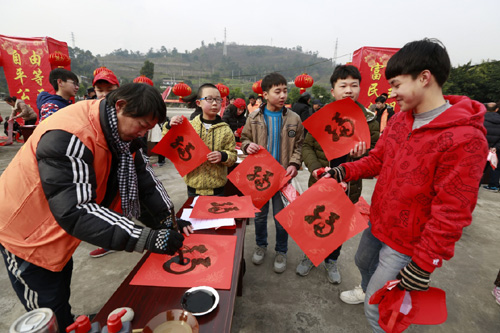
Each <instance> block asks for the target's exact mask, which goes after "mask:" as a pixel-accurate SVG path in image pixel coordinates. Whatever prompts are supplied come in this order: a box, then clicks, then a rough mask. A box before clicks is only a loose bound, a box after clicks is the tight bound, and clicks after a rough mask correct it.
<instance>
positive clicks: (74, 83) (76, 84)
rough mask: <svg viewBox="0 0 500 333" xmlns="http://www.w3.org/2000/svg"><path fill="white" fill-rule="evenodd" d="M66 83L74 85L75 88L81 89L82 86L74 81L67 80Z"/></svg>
mask: <svg viewBox="0 0 500 333" xmlns="http://www.w3.org/2000/svg"><path fill="white" fill-rule="evenodd" d="M66 82H69V83H72V84H73V85H74V86H75V87H79V86H80V85H79V84H78V82H75V81H72V80H66Z"/></svg>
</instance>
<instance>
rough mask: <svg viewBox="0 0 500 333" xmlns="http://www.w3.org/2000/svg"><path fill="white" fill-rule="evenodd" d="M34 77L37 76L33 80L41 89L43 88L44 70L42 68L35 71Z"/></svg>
mask: <svg viewBox="0 0 500 333" xmlns="http://www.w3.org/2000/svg"><path fill="white" fill-rule="evenodd" d="M33 75H34V76H35V77H34V78H32V79H31V80H33V81H35V82H36V83H38V85H39V86H40V87H41V86H42V80H43V78H44V76H42V70H41V69H40V68H37V69H35V70H34V71H33Z"/></svg>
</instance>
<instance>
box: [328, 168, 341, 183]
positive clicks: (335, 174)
mask: <svg viewBox="0 0 500 333" xmlns="http://www.w3.org/2000/svg"><path fill="white" fill-rule="evenodd" d="M328 173H329V174H330V175H331V176H332V178H333V179H335V180H336V181H337V182H339V183H340V182H342V181H343V180H344V178H345V169H344V167H343V166H342V165H339V166H336V167H334V168H331V169H330V170H328Z"/></svg>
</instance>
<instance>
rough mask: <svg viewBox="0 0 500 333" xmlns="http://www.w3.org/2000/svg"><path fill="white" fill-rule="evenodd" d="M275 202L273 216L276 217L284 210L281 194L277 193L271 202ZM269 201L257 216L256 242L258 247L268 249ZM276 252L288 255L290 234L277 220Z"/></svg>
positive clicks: (275, 221) (275, 222)
mask: <svg viewBox="0 0 500 333" xmlns="http://www.w3.org/2000/svg"><path fill="white" fill-rule="evenodd" d="M269 201H272V202H273V216H276V214H278V213H279V212H280V211H281V210H282V209H283V201H282V200H281V195H280V192H278V193H276V194H275V195H274V196H273V197H272V198H271V200H269ZM269 201H268V202H267V203H266V204H265V205H264V206H263V207H262V208H261V209H260V213H256V214H255V242H256V243H257V246H260V247H267V213H268V212H269ZM274 224H275V225H276V247H275V250H276V252H281V253H286V252H287V251H288V233H287V232H286V230H285V229H284V228H283V227H282V226H281V224H279V222H278V220H276V218H275V219H274Z"/></svg>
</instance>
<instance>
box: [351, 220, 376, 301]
mask: <svg viewBox="0 0 500 333" xmlns="http://www.w3.org/2000/svg"><path fill="white" fill-rule="evenodd" d="M382 244H383V243H382V242H381V241H379V240H378V238H376V237H375V236H373V234H372V225H371V223H370V222H368V228H367V229H365V230H364V231H363V234H362V235H361V239H360V240H359V245H358V250H357V251H356V256H355V257H354V262H355V263H356V266H358V269H359V272H360V273H361V288H362V289H363V291H364V292H366V287H367V286H368V282H370V278H371V277H372V275H373V273H375V270H376V269H377V266H378V257H379V252H380V249H381V248H382Z"/></svg>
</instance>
